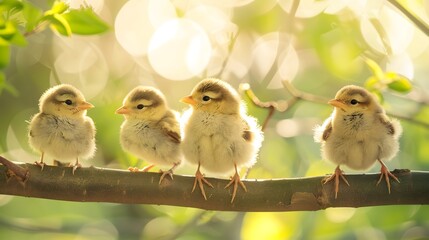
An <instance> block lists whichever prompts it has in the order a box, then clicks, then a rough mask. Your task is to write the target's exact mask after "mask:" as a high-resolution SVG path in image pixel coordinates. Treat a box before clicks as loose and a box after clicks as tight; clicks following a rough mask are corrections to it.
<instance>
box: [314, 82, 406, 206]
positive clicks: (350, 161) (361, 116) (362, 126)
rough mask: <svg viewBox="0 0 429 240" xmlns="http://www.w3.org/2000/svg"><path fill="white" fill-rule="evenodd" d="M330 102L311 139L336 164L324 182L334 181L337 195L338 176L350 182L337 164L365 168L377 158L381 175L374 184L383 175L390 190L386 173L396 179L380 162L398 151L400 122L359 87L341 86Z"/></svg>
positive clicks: (355, 168) (388, 158)
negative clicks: (328, 113) (330, 112)
mask: <svg viewBox="0 0 429 240" xmlns="http://www.w3.org/2000/svg"><path fill="white" fill-rule="evenodd" d="M329 104H331V105H332V106H334V107H335V108H334V111H333V112H332V115H331V116H330V117H329V118H328V119H326V120H325V122H324V123H323V125H322V126H318V127H316V129H315V135H314V139H315V140H316V141H317V142H321V143H322V155H323V157H324V158H325V159H328V160H330V161H332V162H333V163H335V164H337V165H338V166H337V168H336V169H335V173H334V174H333V175H332V176H330V177H328V178H326V179H324V183H327V182H329V181H331V180H335V198H337V196H338V189H339V178H340V177H341V178H342V180H343V181H344V182H345V183H346V184H347V185H349V183H348V181H347V180H346V178H345V177H344V175H343V172H342V171H341V169H340V165H346V166H347V167H349V168H351V169H354V170H365V169H368V168H370V167H371V166H372V165H373V164H374V163H375V162H376V161H378V162H379V163H380V164H381V175H380V179H379V181H378V182H377V185H378V184H379V183H380V181H381V180H382V178H383V177H384V178H385V179H386V183H387V188H388V191H389V193H390V181H389V176H390V177H392V178H393V179H394V180H395V181H397V182H399V180H398V178H397V177H396V176H395V175H393V174H392V173H391V172H389V170H388V168H387V167H386V165H385V164H384V162H383V161H389V160H390V159H392V158H393V157H394V156H395V155H396V153H397V152H398V150H399V143H398V139H399V137H400V135H401V133H402V127H401V125H400V124H399V122H398V121H397V120H394V119H393V120H390V119H389V118H388V117H387V116H386V113H385V111H384V110H383V108H382V107H381V106H380V104H379V103H378V102H377V100H376V99H375V98H374V96H373V95H372V94H371V93H369V92H368V91H367V90H365V89H364V88H362V87H358V86H354V85H349V86H345V87H343V88H341V89H340V90H339V91H338V92H337V94H336V96H335V99H332V100H330V101H329Z"/></svg>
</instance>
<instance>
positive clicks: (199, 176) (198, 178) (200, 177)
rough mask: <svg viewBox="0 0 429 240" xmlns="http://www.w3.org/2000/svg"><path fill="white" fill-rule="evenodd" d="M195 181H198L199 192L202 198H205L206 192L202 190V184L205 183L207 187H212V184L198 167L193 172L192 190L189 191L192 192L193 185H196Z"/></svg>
mask: <svg viewBox="0 0 429 240" xmlns="http://www.w3.org/2000/svg"><path fill="white" fill-rule="evenodd" d="M197 182H198V186H199V187H200V189H201V194H202V195H203V197H204V199H205V200H207V196H206V192H205V191H204V184H203V183H205V184H207V185H208V186H209V187H211V188H214V187H213V185H212V184H211V183H210V182H209V181H207V179H205V178H204V175H203V174H202V173H201V172H200V169H199V168H198V170H197V172H196V173H195V181H194V186H193V187H192V191H191V193H193V192H194V190H195V187H196V186H197Z"/></svg>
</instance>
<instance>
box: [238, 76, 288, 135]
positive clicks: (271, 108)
mask: <svg viewBox="0 0 429 240" xmlns="http://www.w3.org/2000/svg"><path fill="white" fill-rule="evenodd" d="M240 91H243V92H244V93H245V94H246V95H247V97H248V98H249V99H250V100H251V101H252V103H253V104H254V105H255V106H257V107H260V108H267V109H268V115H267V117H266V118H265V120H264V123H263V124H262V127H261V130H262V131H264V130H265V128H266V127H267V125H268V122H269V121H270V119H271V117H272V116H273V115H274V112H275V111H278V112H284V111H286V110H287V109H289V107H290V106H292V105H293V104H295V100H294V99H289V100H288V101H269V102H262V101H261V100H259V98H258V97H257V96H256V95H255V93H254V92H253V90H252V89H251V88H250V85H249V84H247V83H243V84H240Z"/></svg>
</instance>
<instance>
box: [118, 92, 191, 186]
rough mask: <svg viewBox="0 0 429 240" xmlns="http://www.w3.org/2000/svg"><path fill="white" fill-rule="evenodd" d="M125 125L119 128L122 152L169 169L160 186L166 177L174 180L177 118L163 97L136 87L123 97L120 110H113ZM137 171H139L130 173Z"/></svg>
mask: <svg viewBox="0 0 429 240" xmlns="http://www.w3.org/2000/svg"><path fill="white" fill-rule="evenodd" d="M116 113H117V114H122V115H124V117H125V121H124V122H123V123H122V125H121V132H120V142H121V145H122V148H123V149H124V150H125V151H127V152H130V153H132V154H134V155H136V156H138V157H140V158H143V159H145V160H147V161H148V162H150V163H152V165H149V166H147V167H145V168H144V169H143V170H142V171H148V170H149V169H150V168H152V167H153V166H154V165H162V166H165V165H169V166H172V167H171V169H169V170H168V171H162V170H161V172H162V175H161V178H160V180H159V183H161V182H162V180H163V179H164V177H165V176H166V175H169V176H170V177H171V178H173V170H174V169H175V168H176V167H177V166H178V165H179V164H180V163H181V161H182V156H183V155H182V152H181V149H180V142H181V137H180V124H179V121H178V114H177V113H176V112H174V111H173V110H170V109H169V108H168V106H167V103H166V100H165V97H164V95H163V94H162V93H161V92H160V91H159V90H157V89H155V88H152V87H145V86H138V87H136V88H134V89H133V90H131V91H130V92H129V93H128V95H127V96H126V97H125V99H124V102H123V106H122V107H120V108H119V109H118V110H116ZM130 170H131V171H138V169H132V168H131V169H130Z"/></svg>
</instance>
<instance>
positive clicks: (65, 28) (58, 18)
mask: <svg viewBox="0 0 429 240" xmlns="http://www.w3.org/2000/svg"><path fill="white" fill-rule="evenodd" d="M44 19H46V20H48V21H49V22H50V23H51V25H50V27H51V29H52V30H54V31H57V32H58V33H60V34H61V35H64V36H71V34H72V31H71V28H70V25H69V23H68V22H67V20H66V19H65V18H64V17H63V16H62V15H60V14H53V15H50V16H47V17H45V18H44Z"/></svg>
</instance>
